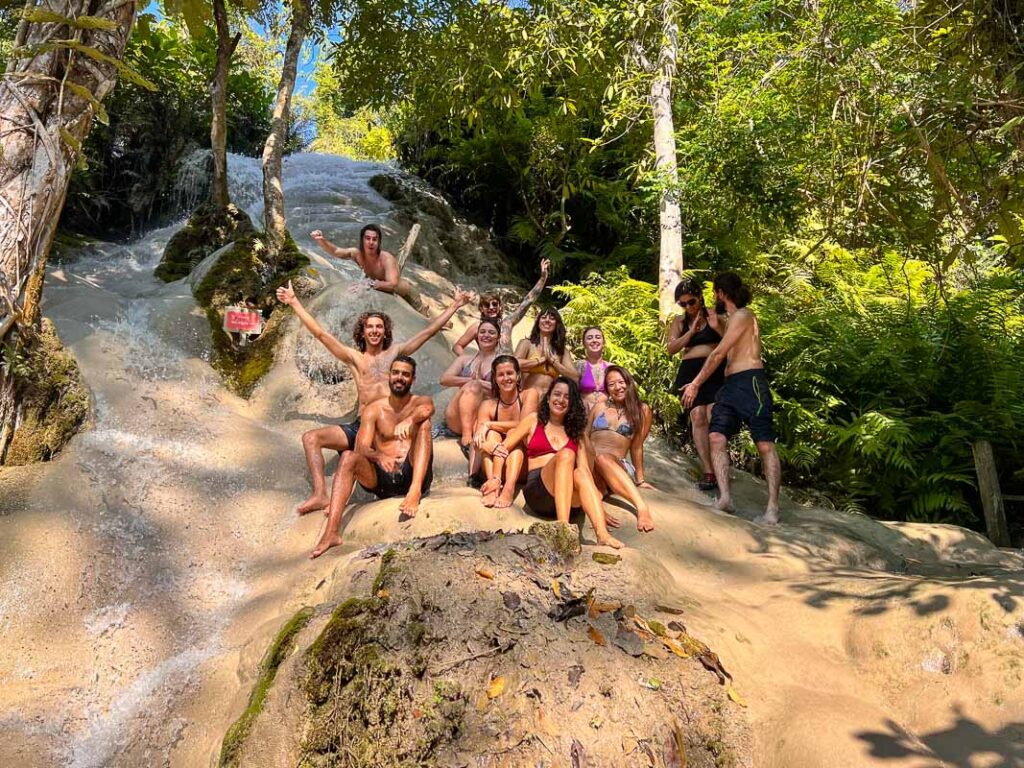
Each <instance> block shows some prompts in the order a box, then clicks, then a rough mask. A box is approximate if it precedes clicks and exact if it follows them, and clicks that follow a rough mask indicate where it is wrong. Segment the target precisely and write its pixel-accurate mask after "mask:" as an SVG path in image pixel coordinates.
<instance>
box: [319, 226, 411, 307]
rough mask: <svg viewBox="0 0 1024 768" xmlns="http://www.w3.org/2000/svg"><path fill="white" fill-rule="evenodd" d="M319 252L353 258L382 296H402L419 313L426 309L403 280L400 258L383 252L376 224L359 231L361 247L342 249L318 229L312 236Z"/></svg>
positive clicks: (337, 257) (340, 257) (406, 281)
mask: <svg viewBox="0 0 1024 768" xmlns="http://www.w3.org/2000/svg"><path fill="white" fill-rule="evenodd" d="M309 236H310V237H312V238H313V240H314V241H315V242H316V244H317V245H319V246H320V249H321V250H322V251H323V252H324V253H326V254H327V255H328V256H333V257H335V258H336V259H352V261H354V262H355V263H356V264H358V265H359V268H360V269H361V270H363V274H364V275H366V276H367V277H368V278H370V284H371V285H372V286H373V287H374V289H375V290H378V291H381V292H382V293H393V294H395V295H396V296H401V297H402V298H403V299H405V301H406V302H407V303H408V304H409V305H410V306H411V307H412V308H413V309H415V310H416V311H417V312H419V311H421V310H422V309H423V302H422V300H421V299H420V294H419V292H418V291H417V290H416V289H415V288H413V287H412V285H411V284H410V283H409V281H408V280H404V279H403V278H402V275H401V272H399V269H398V259H396V258H395V257H394V256H393V255H392V254H391V253H390V252H388V251H382V250H381V249H380V243H381V231H380V227H378V226H377V225H376V224H367V225H366V226H365V227H363V228H362V229H361V230H359V247H358V248H340V247H339V246H337V245H335V244H334V243H332V242H331V241H330V240H328V239H327V238H326V237H324V233H323V232H321V231H320V230H319V229H314V230H313V231H312V232H310V233H309Z"/></svg>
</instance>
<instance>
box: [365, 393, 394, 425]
mask: <svg viewBox="0 0 1024 768" xmlns="http://www.w3.org/2000/svg"><path fill="white" fill-rule="evenodd" d="M387 404H388V399H387V398H386V397H382V398H380V399H379V400H374V401H373V402H372V403H370V404H369V405H367V406H366V407H365V408H363V412H362V414H360V420H361V421H374V420H376V419H377V417H378V416H380V414H381V412H382V411H383V410H384V408H386V407H387Z"/></svg>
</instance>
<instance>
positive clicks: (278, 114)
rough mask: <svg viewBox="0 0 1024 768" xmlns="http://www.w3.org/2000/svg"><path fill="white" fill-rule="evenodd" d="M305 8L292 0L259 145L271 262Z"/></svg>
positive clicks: (280, 231) (281, 234) (281, 227)
mask: <svg viewBox="0 0 1024 768" xmlns="http://www.w3.org/2000/svg"><path fill="white" fill-rule="evenodd" d="M308 22H309V6H308V5H307V3H306V0H292V27H291V32H289V34H288V43H287V45H285V49H284V64H283V66H282V67H281V82H280V84H279V85H278V87H277V98H276V99H275V101H274V114H273V117H272V118H271V122H270V135H269V136H267V141H266V144H264V145H263V229H264V230H265V233H266V237H267V251H268V255H269V257H270V259H271V260H274V259H276V258H277V255H278V254H279V253H280V251H281V246H283V245H284V240H285V235H286V222H285V219H284V190H283V189H282V186H281V159H282V157H283V156H284V144H285V140H286V138H287V135H288V113H289V109H290V107H291V100H292V91H293V90H294V89H295V76H296V72H297V70H298V66H299V52H300V50H301V49H302V42H303V40H304V39H305V37H306V26H307V24H308Z"/></svg>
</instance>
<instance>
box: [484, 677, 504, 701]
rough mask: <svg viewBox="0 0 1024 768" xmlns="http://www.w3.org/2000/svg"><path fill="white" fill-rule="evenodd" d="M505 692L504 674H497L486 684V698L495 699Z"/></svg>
mask: <svg viewBox="0 0 1024 768" xmlns="http://www.w3.org/2000/svg"><path fill="white" fill-rule="evenodd" d="M504 692H505V676H504V675H498V676H497V677H496V678H494V679H493V680H491V684H490V685H488V686H487V698H488V699H496V698H498V697H499V696H501V694H503V693H504Z"/></svg>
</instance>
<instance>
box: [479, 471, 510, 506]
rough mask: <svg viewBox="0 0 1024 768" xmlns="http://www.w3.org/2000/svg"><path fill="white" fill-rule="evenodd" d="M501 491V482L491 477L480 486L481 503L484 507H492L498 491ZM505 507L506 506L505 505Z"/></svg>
mask: <svg viewBox="0 0 1024 768" xmlns="http://www.w3.org/2000/svg"><path fill="white" fill-rule="evenodd" d="M500 490H501V480H499V479H498V478H496V477H492V478H491V479H490V480H488V481H486V482H485V483H484V484H483V485H481V486H480V495H481V497H482V498H481V500H480V501H481V503H482V504H483V505H484V506H485V507H493V506H494V504H495V500H496V499H497V496H498V491H500ZM506 506H507V505H506Z"/></svg>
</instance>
